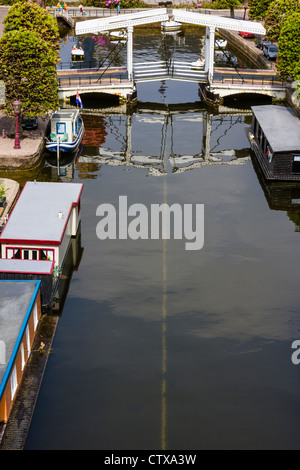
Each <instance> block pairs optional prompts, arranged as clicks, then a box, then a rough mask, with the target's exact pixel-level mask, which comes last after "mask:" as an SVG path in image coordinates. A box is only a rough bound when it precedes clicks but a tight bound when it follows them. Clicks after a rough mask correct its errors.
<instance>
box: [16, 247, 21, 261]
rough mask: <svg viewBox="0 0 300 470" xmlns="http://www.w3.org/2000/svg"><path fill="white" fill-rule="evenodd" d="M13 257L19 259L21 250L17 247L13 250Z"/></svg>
mask: <svg viewBox="0 0 300 470" xmlns="http://www.w3.org/2000/svg"><path fill="white" fill-rule="evenodd" d="M14 259H21V250H19V249H18V248H17V249H15V250H14Z"/></svg>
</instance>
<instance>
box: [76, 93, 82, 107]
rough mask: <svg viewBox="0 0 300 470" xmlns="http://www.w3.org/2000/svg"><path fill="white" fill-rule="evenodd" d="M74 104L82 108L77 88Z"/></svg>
mask: <svg viewBox="0 0 300 470" xmlns="http://www.w3.org/2000/svg"><path fill="white" fill-rule="evenodd" d="M76 104H79V105H80V107H81V108H83V106H82V101H81V98H80V95H79V93H78V90H77V94H76Z"/></svg>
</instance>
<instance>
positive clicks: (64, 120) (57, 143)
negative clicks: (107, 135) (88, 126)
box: [46, 109, 84, 153]
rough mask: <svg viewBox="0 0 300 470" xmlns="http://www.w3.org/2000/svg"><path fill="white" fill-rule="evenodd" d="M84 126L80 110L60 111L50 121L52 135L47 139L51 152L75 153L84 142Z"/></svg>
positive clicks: (47, 147) (48, 148)
mask: <svg viewBox="0 0 300 470" xmlns="http://www.w3.org/2000/svg"><path fill="white" fill-rule="evenodd" d="M83 134H84V124H83V120H82V118H81V117H80V114H79V110H78V109H59V110H58V111H56V112H55V113H53V115H52V117H51V119H50V134H49V135H48V137H47V138H46V149H47V150H48V151H49V152H57V153H59V152H75V150H77V149H78V147H79V145H80V142H81V141H82V138H83Z"/></svg>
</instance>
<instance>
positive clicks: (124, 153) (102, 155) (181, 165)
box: [78, 103, 251, 176]
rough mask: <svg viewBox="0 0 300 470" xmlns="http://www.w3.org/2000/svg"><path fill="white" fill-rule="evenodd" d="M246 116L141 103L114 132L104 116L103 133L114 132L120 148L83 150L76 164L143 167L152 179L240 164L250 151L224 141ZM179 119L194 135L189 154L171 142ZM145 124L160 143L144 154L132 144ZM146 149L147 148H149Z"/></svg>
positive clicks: (195, 107)
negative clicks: (151, 129) (200, 169)
mask: <svg viewBox="0 0 300 470" xmlns="http://www.w3.org/2000/svg"><path fill="white" fill-rule="evenodd" d="M179 108H180V109H179ZM248 116H251V112H250V111H248V110H245V111H241V110H230V109H229V108H222V109H220V110H219V113H218V114H217V115H214V114H212V113H210V112H208V111H207V109H206V108H200V109H199V105H195V104H193V103H192V104H190V105H185V106H179V107H178V109H177V107H176V106H174V105H173V106H172V105H169V106H165V105H160V106H159V107H158V106H157V107H156V109H154V105H153V104H139V106H138V108H137V112H136V113H134V114H128V115H126V116H119V117H118V118H117V119H118V124H117V128H116V121H115V120H116V118H113V116H111V115H106V116H105V120H106V122H107V125H106V132H107V133H109V132H111V133H115V137H116V139H115V140H116V141H118V142H119V144H121V145H119V148H118V149H116V148H115V147H114V148H113V147H107V146H105V144H103V145H102V146H100V147H99V155H92V156H90V155H86V154H85V152H84V151H83V153H82V154H81V155H80V157H79V158H78V163H96V162H97V163H100V164H105V165H110V166H124V167H135V168H144V169H145V168H146V169H148V170H149V171H148V174H149V175H151V176H162V175H166V174H168V173H172V174H175V173H176V174H179V173H183V172H185V171H187V170H192V169H197V168H198V169H199V168H202V167H203V166H207V165H239V164H244V163H246V162H248V161H249V160H250V153H249V149H248V148H244V149H240V148H238V149H232V148H225V147H224V145H222V141H224V140H225V141H226V136H227V134H229V133H231V132H232V131H233V132H234V130H235V128H237V127H238V126H239V125H243V123H244V121H245V118H247V117H248ZM179 121H180V123H181V125H182V123H184V122H185V123H186V124H187V127H189V128H190V132H193V140H194V145H195V147H196V152H195V153H193V154H186V153H185V152H184V150H183V151H182V149H180V148H176V147H180V139H179V142H178V143H176V141H177V140H178V139H177V138H175V131H174V127H175V126H176V123H178V122H179ZM114 122H115V124H114ZM143 125H146V126H148V128H149V126H153V127H154V126H156V128H155V131H153V137H154V140H155V142H156V143H158V142H159V146H158V145H157V146H156V147H157V148H156V149H155V153H154V151H153V150H152V152H153V153H151V154H149V153H148V152H147V154H145V153H144V151H143V149H141V148H136V145H137V144H136V142H133V133H134V134H135V135H136V134H137V133H138V134H139V135H142V133H143ZM122 129H123V132H122ZM136 129H138V131H137V132H136ZM122 133H123V135H122ZM138 145H140V144H138ZM168 145H169V150H168ZM225 146H226V144H225ZM147 147H148V148H149V145H148V144H147ZM221 148H222V150H221Z"/></svg>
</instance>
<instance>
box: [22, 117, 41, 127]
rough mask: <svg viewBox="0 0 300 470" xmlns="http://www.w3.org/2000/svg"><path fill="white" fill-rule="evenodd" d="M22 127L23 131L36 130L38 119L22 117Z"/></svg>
mask: <svg viewBox="0 0 300 470" xmlns="http://www.w3.org/2000/svg"><path fill="white" fill-rule="evenodd" d="M21 124H22V127H23V129H27V130H32V129H37V128H38V118H37V117H28V116H22V122H21Z"/></svg>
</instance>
